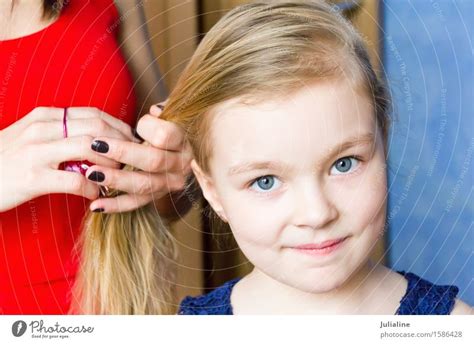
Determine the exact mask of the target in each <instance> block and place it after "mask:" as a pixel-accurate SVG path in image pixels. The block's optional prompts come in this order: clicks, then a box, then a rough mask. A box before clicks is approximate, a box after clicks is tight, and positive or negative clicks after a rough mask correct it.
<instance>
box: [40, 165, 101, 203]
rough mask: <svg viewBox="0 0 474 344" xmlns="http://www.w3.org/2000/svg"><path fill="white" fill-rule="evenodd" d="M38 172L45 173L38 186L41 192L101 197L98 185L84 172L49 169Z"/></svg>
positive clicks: (90, 197) (93, 197)
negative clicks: (83, 173)
mask: <svg viewBox="0 0 474 344" xmlns="http://www.w3.org/2000/svg"><path fill="white" fill-rule="evenodd" d="M38 173H44V178H41V180H42V183H41V185H39V186H38V189H39V190H38V191H39V192H40V194H54V193H67V194H72V195H77V196H82V197H85V198H88V199H90V200H95V199H97V198H98V197H99V187H98V185H97V184H96V183H93V182H91V181H89V180H87V179H86V178H85V177H84V176H83V175H82V174H79V173H74V172H67V171H59V170H48V169H46V170H43V171H40V172H38ZM38 180H40V179H39V178H38Z"/></svg>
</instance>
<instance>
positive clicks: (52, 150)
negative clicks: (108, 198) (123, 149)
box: [0, 107, 138, 212]
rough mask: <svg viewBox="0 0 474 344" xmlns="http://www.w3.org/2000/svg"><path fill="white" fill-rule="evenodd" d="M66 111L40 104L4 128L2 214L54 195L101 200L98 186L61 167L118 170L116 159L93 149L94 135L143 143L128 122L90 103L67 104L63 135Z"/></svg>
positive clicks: (1, 133) (0, 137)
mask: <svg viewBox="0 0 474 344" xmlns="http://www.w3.org/2000/svg"><path fill="white" fill-rule="evenodd" d="M63 111H64V110H63V109H62V108H51V107H39V108H35V109H34V110H33V111H31V112H30V113H29V114H27V115H26V116H24V117H23V118H22V119H20V120H19V121H17V122H15V123H13V124H12V125H10V126H9V127H7V128H5V129H3V130H1V131H0V166H1V175H0V183H1V184H0V212H4V211H7V210H9V209H12V208H14V207H16V206H18V205H20V204H22V203H24V202H26V201H28V200H30V199H33V198H36V197H39V196H42V195H46V194H53V193H67V194H74V195H78V196H83V197H86V198H88V199H91V200H94V199H96V198H97V197H98V195H99V188H98V186H97V184H95V183H93V182H91V181H89V180H87V179H86V178H85V177H84V176H83V175H81V174H79V173H73V172H68V171H61V170H58V167H59V165H60V164H61V163H62V162H65V161H77V160H88V161H90V162H93V163H94V164H99V165H101V166H104V167H106V168H110V169H113V168H119V167H120V164H119V163H117V162H116V161H114V160H112V159H110V158H109V157H107V156H104V155H103V154H99V153H96V152H94V151H93V150H91V149H90V147H91V143H92V141H93V139H94V137H107V139H111V140H120V141H125V140H129V141H135V142H138V140H137V139H136V138H134V137H133V135H132V131H131V128H130V126H128V125H127V124H126V123H124V122H122V121H120V120H118V119H116V118H114V117H112V116H110V115H108V114H106V113H104V112H102V111H100V110H98V109H96V108H87V107H84V108H81V107H72V108H68V118H67V124H68V125H67V126H68V137H67V138H63V113H64V112H63Z"/></svg>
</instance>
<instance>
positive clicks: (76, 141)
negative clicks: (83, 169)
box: [35, 136, 120, 169]
mask: <svg viewBox="0 0 474 344" xmlns="http://www.w3.org/2000/svg"><path fill="white" fill-rule="evenodd" d="M92 142H93V137H91V136H76V137H68V138H66V139H62V140H56V141H51V142H47V143H42V144H38V145H36V147H35V151H36V154H37V156H38V157H41V159H43V161H49V162H50V164H51V165H50V167H51V168H53V169H56V168H57V166H58V165H59V164H60V163H61V162H64V161H83V160H88V161H90V162H92V163H94V164H97V165H102V166H107V167H111V168H119V167H120V163H119V162H117V161H114V160H112V159H109V158H108V157H106V156H104V155H102V154H98V153H97V152H95V151H93V150H92V149H91V144H92Z"/></svg>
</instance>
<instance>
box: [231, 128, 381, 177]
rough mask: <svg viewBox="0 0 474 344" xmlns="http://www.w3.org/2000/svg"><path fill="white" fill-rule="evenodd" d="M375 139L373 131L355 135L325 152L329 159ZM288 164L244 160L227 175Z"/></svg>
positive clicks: (279, 167) (274, 168) (283, 168)
mask: <svg viewBox="0 0 474 344" xmlns="http://www.w3.org/2000/svg"><path fill="white" fill-rule="evenodd" d="M374 140H375V135H374V134H373V133H366V134H362V135H357V136H354V137H351V138H349V139H348V140H346V141H344V142H343V143H340V144H338V145H336V146H335V147H333V148H331V149H330V150H329V153H328V154H327V158H326V159H329V158H331V157H333V156H334V155H337V154H340V153H341V152H343V151H345V150H347V149H349V148H351V147H354V146H358V145H362V144H368V143H373V142H374ZM289 169H290V166H288V165H287V164H285V163H283V162H278V161H253V162H244V163H241V164H237V165H235V166H232V167H231V168H229V171H228V173H227V174H228V175H229V176H232V175H236V174H240V173H245V172H248V171H254V170H289Z"/></svg>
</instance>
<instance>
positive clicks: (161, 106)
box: [155, 104, 165, 111]
mask: <svg viewBox="0 0 474 344" xmlns="http://www.w3.org/2000/svg"><path fill="white" fill-rule="evenodd" d="M155 105H156V106H157V107H158V108H160V110H161V111H163V110H164V109H165V107H164V106H163V105H161V104H155Z"/></svg>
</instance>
